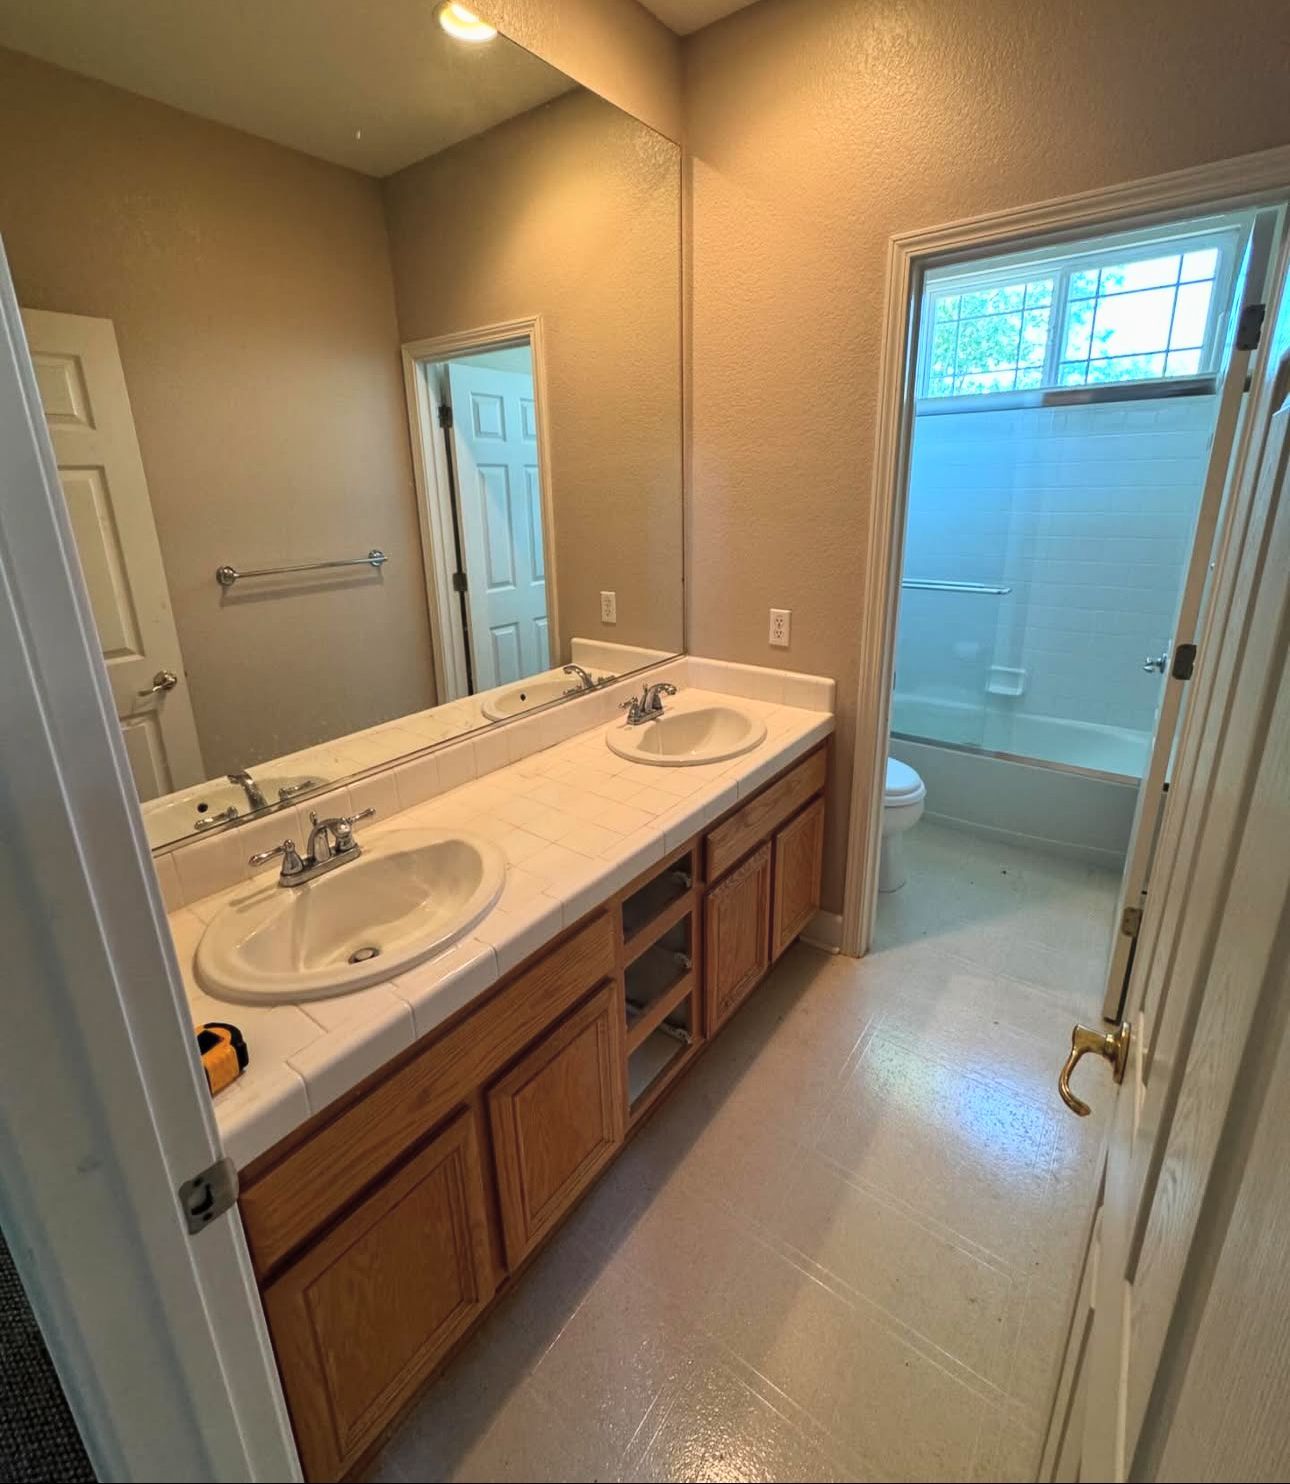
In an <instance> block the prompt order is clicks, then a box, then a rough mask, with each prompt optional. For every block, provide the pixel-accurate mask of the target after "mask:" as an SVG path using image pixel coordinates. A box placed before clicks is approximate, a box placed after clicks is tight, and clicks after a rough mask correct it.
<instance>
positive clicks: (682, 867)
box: [623, 850, 694, 958]
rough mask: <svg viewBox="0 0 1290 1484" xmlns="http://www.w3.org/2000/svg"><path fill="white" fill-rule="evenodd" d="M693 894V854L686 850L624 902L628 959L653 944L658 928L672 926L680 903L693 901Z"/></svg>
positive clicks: (624, 934)
mask: <svg viewBox="0 0 1290 1484" xmlns="http://www.w3.org/2000/svg"><path fill="white" fill-rule="evenodd" d="M693 891H694V852H693V850H687V851H686V852H685V853H684V854H683V855H679V856H677V857H676V859H675V860H672V861H670V862H668V864H666V865H665V866H663V867H662V869H661V870H659V871H658V872H657V874H655V875H654V876H651V877H650V879H649V880H648V881H645V882H643V883H642V884H641V885H640V886H638V887H637V888H636V890H635V891H634V892H632V894H631V896H629V897H627V898H626V899H625V900H624V902H623V940H624V942H625V944H626V947H627V956H628V958H631V957H632V956H633V955H634V954H635V953H636V952H639V951H640V950H641V949H642V948H643V947H645V946H646V945H648V944H649V943H650V942H652V941H653V938H654V937H655V936H657V934H656V931H655V930H656V929H659V928H665V927H667V926H670V924H671V922H672V921H674V920H675V918H676V915H677V913H678V912H679V911H680V910H682V909H681V906H680V904H681V903H682V902H684V901H686V900H687V899H692V894H693Z"/></svg>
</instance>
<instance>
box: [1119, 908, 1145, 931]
mask: <svg viewBox="0 0 1290 1484" xmlns="http://www.w3.org/2000/svg"><path fill="white" fill-rule="evenodd" d="M1141 927H1142V908H1141V907H1126V908H1125V909H1124V912H1123V913H1122V914H1121V916H1120V931H1121V932H1122V933H1123V934H1124V936H1125V937H1126V938H1136V937H1137V936H1138V933H1139V931H1140V929H1141Z"/></svg>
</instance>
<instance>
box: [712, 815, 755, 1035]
mask: <svg viewBox="0 0 1290 1484" xmlns="http://www.w3.org/2000/svg"><path fill="white" fill-rule="evenodd" d="M770 865H771V848H770V842H769V841H767V842H766V843H765V844H764V845H762V846H761V847H760V849H758V850H755V851H754V852H753V853H752V855H750V856H749V857H748V859H747V860H746V861H745V862H744V863H743V865H741V866H737V867H736V868H735V869H734V870H733V871H731V872H730V874H729V875H728V876H726V877H724V878H723V879H722V880H721V881H720V882H719V883H718V884H717V885H716V886H714V887H712V888H711V889H710V890H709V892H708V894H707V897H706V899H705V900H704V904H703V919H704V980H705V983H706V986H707V1014H708V1034H709V1035H712V1034H713V1033H714V1032H715V1031H716V1030H717V1028H718V1027H719V1026H720V1025H721V1024H722V1023H723V1022H724V1021H725V1020H727V1019H729V1017H730V1016H731V1015H732V1014H733V1013H734V1012H735V1010H737V1009H738V1007H739V1006H740V1004H741V1003H742V1002H743V1000H744V999H745V997H746V996H747V995H748V994H750V993H751V991H752V990H753V989H754V988H756V986H757V984H758V983H759V982H760V980H761V978H762V975H763V974H765V972H766V970H767V969H768V968H769V967H770Z"/></svg>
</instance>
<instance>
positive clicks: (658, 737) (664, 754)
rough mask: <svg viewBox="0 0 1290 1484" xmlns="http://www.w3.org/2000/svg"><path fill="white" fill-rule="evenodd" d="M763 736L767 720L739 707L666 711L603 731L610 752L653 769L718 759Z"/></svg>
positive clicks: (747, 748) (746, 749)
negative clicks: (655, 716)
mask: <svg viewBox="0 0 1290 1484" xmlns="http://www.w3.org/2000/svg"><path fill="white" fill-rule="evenodd" d="M765 736H766V723H765V722H764V721H761V720H760V719H759V718H757V717H755V716H752V715H750V714H749V713H748V712H747V711H741V710H740V709H739V708H738V707H737V706H695V707H693V708H692V709H689V710H681V709H677V710H668V711H665V712H664V714H663V715H662V716H660V717H659V718H658V719H657V720H655V721H646V722H642V723H641V725H640V726H635V727H629V726H628V725H627V724H626V723H625V722H615V723H614V724H612V725H611V726H610V727H608V728H607V729H606V732H605V741H606V742H607V743H608V744H609V750H610V752H616V753H617V754H618V756H619V757H625V758H630V759H631V760H632V762H634V763H649V764H651V765H652V766H654V767H656V768H683V767H686V766H694V765H695V764H696V763H720V762H724V761H725V760H726V759H727V758H732V757H738V756H739V755H740V754H741V753H745V752H751V751H752V749H753V748H754V747H756V746H757V744H758V743H759V742H762V741H763V740H764V739H765Z"/></svg>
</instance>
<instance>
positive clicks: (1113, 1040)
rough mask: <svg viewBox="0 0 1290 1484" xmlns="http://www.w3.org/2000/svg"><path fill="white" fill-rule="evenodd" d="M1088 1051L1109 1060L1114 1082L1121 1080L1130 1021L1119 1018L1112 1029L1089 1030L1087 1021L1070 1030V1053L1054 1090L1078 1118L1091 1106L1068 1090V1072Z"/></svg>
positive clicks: (1090, 1110)
mask: <svg viewBox="0 0 1290 1484" xmlns="http://www.w3.org/2000/svg"><path fill="white" fill-rule="evenodd" d="M1090 1051H1093V1052H1096V1053H1097V1055H1098V1056H1104V1057H1105V1058H1106V1059H1107V1061H1109V1062H1110V1063H1111V1075H1112V1076H1113V1077H1114V1078H1115V1080H1116V1081H1117V1082H1122V1081H1123V1080H1124V1069H1125V1067H1126V1066H1127V1065H1128V1063H1129V1022H1128V1021H1127V1020H1122V1021H1121V1022H1120V1025H1119V1028H1118V1029H1117V1030H1113V1031H1091V1030H1089V1028H1088V1026H1086V1025H1077V1026H1076V1027H1075V1029H1074V1030H1073V1031H1071V1049H1070V1055H1069V1056H1067V1058H1066V1064H1065V1065H1064V1066H1063V1067H1062V1072H1061V1076H1060V1077H1058V1079H1057V1091H1058V1092H1059V1093H1061V1095H1062V1102H1063V1103H1065V1104H1066V1106H1067V1107H1068V1108H1069V1109H1070V1110H1071V1112H1072V1113H1077V1114H1078V1115H1079V1116H1080V1117H1081V1118H1087V1117H1088V1115H1089V1113H1090V1112H1092V1109H1091V1108H1090V1107H1089V1105H1088V1104H1087V1103H1086V1102H1085V1101H1084V1100H1083V1098H1077V1097H1076V1096H1075V1094H1074V1093H1073V1092H1072V1091H1071V1073H1072V1072H1073V1071H1074V1070H1075V1068H1076V1067H1077V1066H1078V1065H1079V1060H1080V1057H1082V1056H1084V1055H1086V1054H1087V1053H1088V1052H1090Z"/></svg>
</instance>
